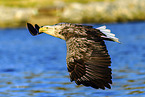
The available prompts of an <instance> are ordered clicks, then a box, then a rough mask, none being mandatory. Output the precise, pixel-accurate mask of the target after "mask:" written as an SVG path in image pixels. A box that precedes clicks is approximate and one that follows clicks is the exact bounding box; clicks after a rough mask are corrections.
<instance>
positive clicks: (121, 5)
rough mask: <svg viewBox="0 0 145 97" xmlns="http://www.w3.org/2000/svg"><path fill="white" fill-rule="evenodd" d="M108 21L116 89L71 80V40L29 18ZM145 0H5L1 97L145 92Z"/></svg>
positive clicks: (120, 96) (144, 96) (114, 96)
mask: <svg viewBox="0 0 145 97" xmlns="http://www.w3.org/2000/svg"><path fill="white" fill-rule="evenodd" d="M27 22H29V23H32V24H35V23H37V24H39V25H40V26H42V25H53V24H56V23H60V22H70V23H81V24H86V25H93V26H94V27H95V28H96V27H99V26H103V25H106V26H107V28H108V29H110V30H111V31H112V33H114V34H115V35H116V37H118V38H119V40H120V42H121V44H118V43H115V42H110V41H105V43H106V46H107V49H108V51H109V54H110V57H111V61H112V64H111V67H110V68H112V76H113V79H112V81H113V84H112V85H111V86H112V89H106V90H100V89H98V90H96V89H93V88H91V87H84V86H81V85H80V86H77V85H76V84H75V82H70V79H69V73H68V71H67V66H66V43H65V41H64V40H61V39H58V38H54V37H52V36H50V35H46V34H41V35H38V36H35V37H34V36H31V34H30V33H29V31H28V30H27V28H26V23H27ZM144 41H145V0H0V97H145V43H144Z"/></svg>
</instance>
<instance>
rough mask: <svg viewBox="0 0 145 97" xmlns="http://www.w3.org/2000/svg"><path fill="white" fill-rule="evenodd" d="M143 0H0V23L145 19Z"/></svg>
mask: <svg viewBox="0 0 145 97" xmlns="http://www.w3.org/2000/svg"><path fill="white" fill-rule="evenodd" d="M144 9H145V2H144V0H126V1H123V0H0V27H19V26H20V27H22V26H25V23H26V22H31V23H38V24H40V25H45V24H56V23H59V22H71V23H104V22H105V23H112V22H113V23H115V22H128V21H142V20H145V11H144Z"/></svg>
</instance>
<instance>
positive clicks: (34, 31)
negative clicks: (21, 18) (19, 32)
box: [27, 23, 38, 36]
mask: <svg viewBox="0 0 145 97" xmlns="http://www.w3.org/2000/svg"><path fill="white" fill-rule="evenodd" d="M27 28H28V30H29V32H30V34H31V35H33V36H35V35H38V31H37V29H35V28H34V27H33V25H32V24H30V23H27Z"/></svg>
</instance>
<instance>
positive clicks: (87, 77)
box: [27, 23, 120, 89]
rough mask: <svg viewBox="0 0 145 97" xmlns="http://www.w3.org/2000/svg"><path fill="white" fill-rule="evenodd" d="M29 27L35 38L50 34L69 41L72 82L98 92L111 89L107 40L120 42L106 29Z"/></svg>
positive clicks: (77, 25) (61, 26)
mask: <svg viewBox="0 0 145 97" xmlns="http://www.w3.org/2000/svg"><path fill="white" fill-rule="evenodd" d="M27 27H28V30H29V32H30V33H31V34H32V35H33V36H35V35H38V34H41V33H46V34H49V35H52V36H54V37H58V38H61V39H63V40H65V41H66V45H67V57H66V61H67V69H68V72H69V74H70V79H71V81H75V83H76V84H77V85H81V84H83V85H85V86H91V87H93V88H96V89H98V88H100V89H105V87H107V88H109V89H110V88H111V86H110V84H112V80H111V79H112V76H111V74H112V73H111V68H109V66H110V65H111V60H110V56H109V54H108V51H107V49H106V45H105V43H104V40H109V41H115V42H118V43H120V42H119V40H118V38H116V37H115V34H112V33H111V31H110V30H109V29H106V26H102V27H99V28H93V26H86V25H81V24H71V23H59V24H55V25H52V26H41V27H39V26H38V25H37V24H35V26H33V25H32V24H30V23H27Z"/></svg>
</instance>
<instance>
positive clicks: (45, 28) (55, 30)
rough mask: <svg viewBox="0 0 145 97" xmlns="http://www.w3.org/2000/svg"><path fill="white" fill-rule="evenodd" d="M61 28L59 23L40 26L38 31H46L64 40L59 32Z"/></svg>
mask: <svg viewBox="0 0 145 97" xmlns="http://www.w3.org/2000/svg"><path fill="white" fill-rule="evenodd" d="M62 29H63V26H61V25H52V26H42V27H41V28H40V29H39V33H46V34H49V35H51V36H54V37H57V38H60V39H63V40H65V37H64V36H63V35H61V34H60V31H61V30H62Z"/></svg>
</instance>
